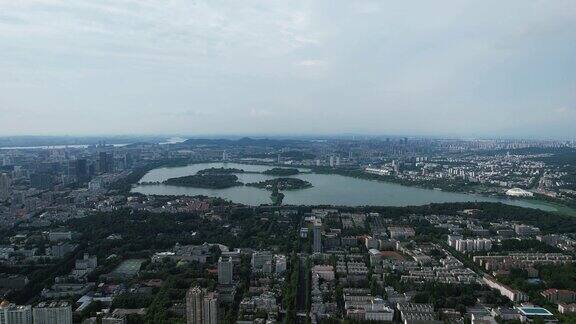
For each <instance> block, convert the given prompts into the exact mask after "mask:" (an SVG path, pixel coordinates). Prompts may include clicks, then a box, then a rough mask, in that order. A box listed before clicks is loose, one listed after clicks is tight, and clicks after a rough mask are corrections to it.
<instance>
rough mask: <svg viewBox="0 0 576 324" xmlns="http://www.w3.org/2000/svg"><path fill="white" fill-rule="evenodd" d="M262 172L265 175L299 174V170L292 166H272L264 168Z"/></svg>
mask: <svg viewBox="0 0 576 324" xmlns="http://www.w3.org/2000/svg"><path fill="white" fill-rule="evenodd" d="M262 173H263V174H266V175H275V176H291V175H297V174H299V173H300V171H299V170H298V169H294V168H273V169H270V170H266V171H264V172H262Z"/></svg>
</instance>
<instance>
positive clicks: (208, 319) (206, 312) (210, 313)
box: [202, 292, 218, 324]
mask: <svg viewBox="0 0 576 324" xmlns="http://www.w3.org/2000/svg"><path fill="white" fill-rule="evenodd" d="M202 316H203V317H204V322H203V323H204V324H218V295H217V294H216V293H214V292H210V293H208V294H207V295H206V297H204V302H203V305H202Z"/></svg>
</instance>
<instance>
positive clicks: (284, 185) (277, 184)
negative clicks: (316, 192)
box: [246, 178, 312, 190]
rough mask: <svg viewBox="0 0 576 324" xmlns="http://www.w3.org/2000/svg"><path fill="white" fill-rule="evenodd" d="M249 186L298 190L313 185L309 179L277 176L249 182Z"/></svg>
mask: <svg viewBox="0 0 576 324" xmlns="http://www.w3.org/2000/svg"><path fill="white" fill-rule="evenodd" d="M246 185H247V186H250V187H256V188H261V189H266V190H274V189H275V188H276V189H278V190H298V189H306V188H310V187H312V184H311V183H310V182H308V181H305V180H302V179H298V178H276V179H270V180H265V181H260V182H254V183H247V184H246Z"/></svg>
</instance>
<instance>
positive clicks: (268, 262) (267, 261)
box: [251, 251, 272, 273]
mask: <svg viewBox="0 0 576 324" xmlns="http://www.w3.org/2000/svg"><path fill="white" fill-rule="evenodd" d="M251 264H252V271H253V272H263V273H270V272H272V253H270V251H258V252H254V253H253V254H252V261H251Z"/></svg>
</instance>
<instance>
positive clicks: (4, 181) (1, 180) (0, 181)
mask: <svg viewBox="0 0 576 324" xmlns="http://www.w3.org/2000/svg"><path fill="white" fill-rule="evenodd" d="M8 198H10V177H9V176H8V174H6V173H0V201H4V200H7V199H8Z"/></svg>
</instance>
